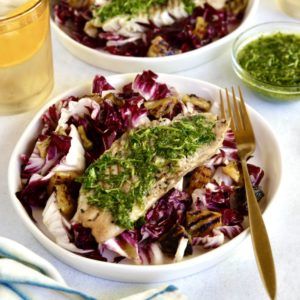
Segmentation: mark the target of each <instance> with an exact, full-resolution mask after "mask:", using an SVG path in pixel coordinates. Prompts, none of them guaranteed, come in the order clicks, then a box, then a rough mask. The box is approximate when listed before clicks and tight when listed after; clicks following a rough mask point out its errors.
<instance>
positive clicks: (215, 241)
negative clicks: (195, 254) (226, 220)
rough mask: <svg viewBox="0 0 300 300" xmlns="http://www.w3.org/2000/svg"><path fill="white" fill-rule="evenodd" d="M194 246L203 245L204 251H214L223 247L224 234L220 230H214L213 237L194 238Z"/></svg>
mask: <svg viewBox="0 0 300 300" xmlns="http://www.w3.org/2000/svg"><path fill="white" fill-rule="evenodd" d="M192 243H193V245H194V246H195V245H197V246H198V245H202V246H203V248H204V249H212V248H217V247H219V246H221V245H222V244H223V243H224V234H223V233H222V232H221V231H220V230H219V229H216V228H215V229H213V231H212V235H206V236H205V237H194V238H193V242H192Z"/></svg>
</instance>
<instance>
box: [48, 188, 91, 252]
mask: <svg viewBox="0 0 300 300" xmlns="http://www.w3.org/2000/svg"><path fill="white" fill-rule="evenodd" d="M43 223H44V224H45V226H46V227H47V229H48V230H49V232H50V233H51V234H52V235H53V237H54V238H55V242H56V243H57V244H58V245H60V246H61V247H63V248H65V249H67V250H70V251H72V252H75V253H85V252H91V249H88V250H83V249H79V248H78V247H76V246H75V245H74V244H73V243H71V241H70V238H69V235H68V230H69V229H70V228H71V225H70V224H69V222H68V221H66V219H65V218H64V217H63V216H62V215H61V213H60V212H59V209H58V206H57V200H56V193H55V192H53V193H52V194H51V196H50V198H49V199H48V201H47V204H46V206H45V208H44V211H43Z"/></svg>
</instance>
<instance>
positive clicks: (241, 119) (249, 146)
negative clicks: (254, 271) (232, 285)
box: [220, 87, 276, 299]
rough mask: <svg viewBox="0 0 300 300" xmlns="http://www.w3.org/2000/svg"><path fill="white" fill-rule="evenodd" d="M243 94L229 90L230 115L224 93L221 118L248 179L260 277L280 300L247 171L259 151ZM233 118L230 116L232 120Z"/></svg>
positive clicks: (254, 242)
mask: <svg viewBox="0 0 300 300" xmlns="http://www.w3.org/2000/svg"><path fill="white" fill-rule="evenodd" d="M238 90H239V98H240V101H238V100H237V98H236V94H235V91H234V88H233V87H232V100H230V95H229V92H228V90H227V89H225V92H226V100H227V101H226V102H227V112H228V113H226V110H225V105H224V101H223V94H222V91H221V90H220V110H221V118H225V119H227V120H230V122H231V123H230V124H231V129H232V130H233V132H234V135H235V139H236V142H237V148H238V154H239V157H240V160H241V165H242V171H243V175H244V182H245V189H246V197H247V205H248V215H249V225H250V232H251V238H252V245H253V250H254V254H255V258H256V263H257V266H258V269H259V273H260V276H261V278H262V281H263V283H264V286H265V288H266V290H267V292H268V294H269V297H270V298H271V299H275V297H276V274H275V267H274V261H273V256H272V250H271V246H270V242H269V238H268V234H267V230H266V227H265V224H264V221H263V218H262V215H261V212H260V209H259V206H258V203H257V200H256V197H255V194H254V191H253V188H252V184H251V181H250V176H249V173H248V168H247V159H248V158H249V157H250V156H251V154H253V152H254V150H255V136H254V132H253V128H252V125H251V121H250V118H249V116H248V113H247V109H246V105H245V102H244V98H243V95H242V91H241V89H240V88H238ZM228 115H229V116H228Z"/></svg>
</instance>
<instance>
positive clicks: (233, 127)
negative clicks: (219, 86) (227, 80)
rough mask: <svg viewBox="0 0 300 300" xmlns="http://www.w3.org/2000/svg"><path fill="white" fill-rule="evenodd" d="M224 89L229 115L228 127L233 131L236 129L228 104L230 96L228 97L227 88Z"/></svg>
mask: <svg viewBox="0 0 300 300" xmlns="http://www.w3.org/2000/svg"><path fill="white" fill-rule="evenodd" d="M225 91H226V100H227V110H228V112H229V116H230V127H231V129H232V130H233V131H235V130H236V126H235V122H234V118H233V114H232V109H231V104H230V97H229V93H228V89H227V88H226V89H225Z"/></svg>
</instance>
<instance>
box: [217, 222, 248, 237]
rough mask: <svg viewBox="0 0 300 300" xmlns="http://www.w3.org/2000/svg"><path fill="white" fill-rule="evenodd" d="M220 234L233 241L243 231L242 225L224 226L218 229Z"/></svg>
mask: <svg viewBox="0 0 300 300" xmlns="http://www.w3.org/2000/svg"><path fill="white" fill-rule="evenodd" d="M218 230H220V231H221V232H223V233H224V234H225V235H226V236H227V237H228V238H230V239H233V238H234V237H236V236H237V235H239V234H240V233H241V232H242V231H243V226H242V225H240V224H239V225H232V226H228V225H224V226H221V227H219V228H218Z"/></svg>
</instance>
